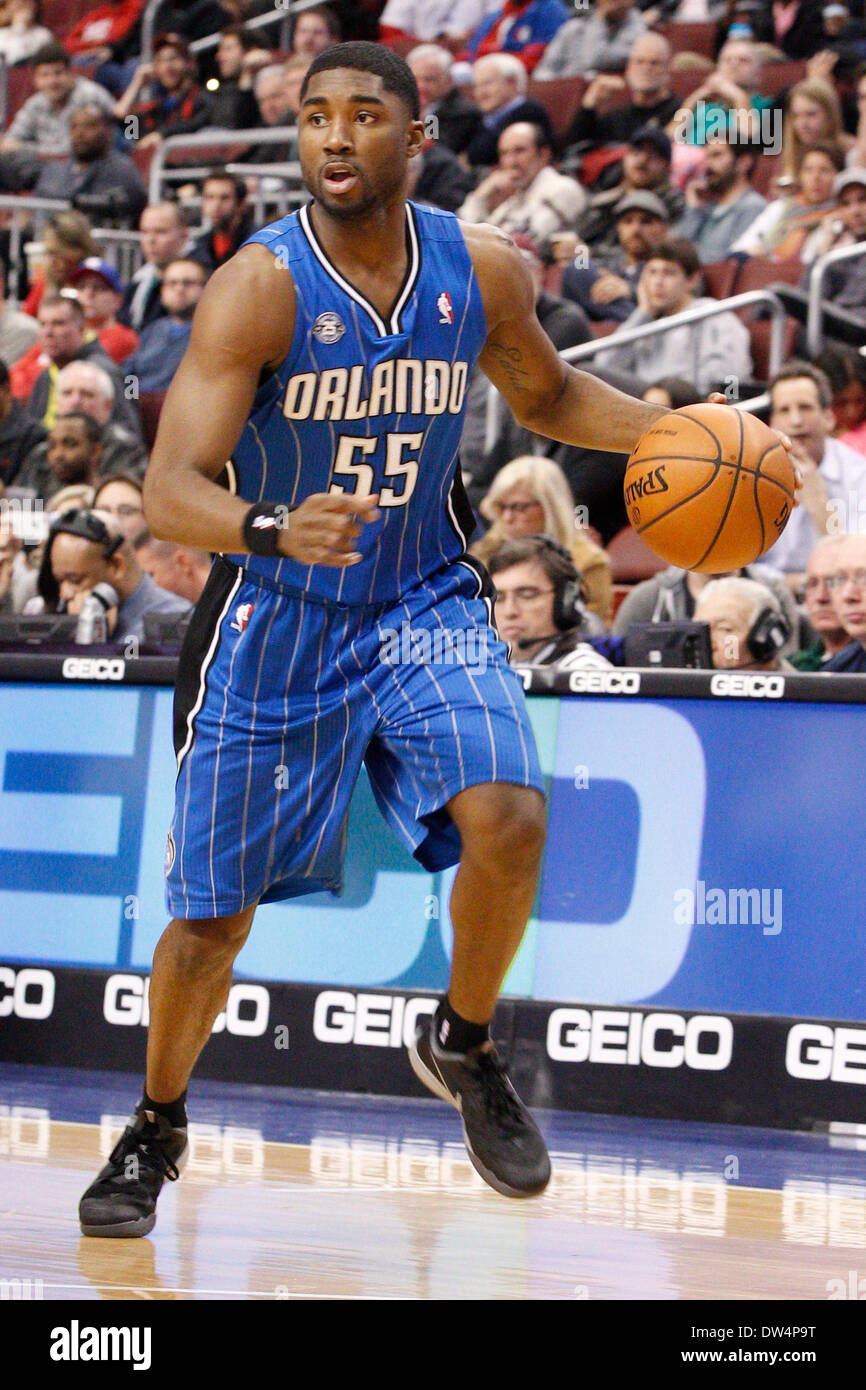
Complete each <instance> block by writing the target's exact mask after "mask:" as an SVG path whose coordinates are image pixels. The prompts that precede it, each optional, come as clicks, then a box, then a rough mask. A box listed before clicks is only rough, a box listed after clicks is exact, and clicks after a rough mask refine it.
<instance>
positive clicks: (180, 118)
mask: <svg viewBox="0 0 866 1390" xmlns="http://www.w3.org/2000/svg"><path fill="white" fill-rule="evenodd" d="M114 114H115V116H116V117H117V119H118V120H119V121H123V123H124V133H127V132H129V134H128V136H127V138H128V139H130V140H136V141H137V142H138V143H137V148H138V149H140V150H145V149H153V148H155V147H156V146H157V145H159V144H161V143H162V140H163V138H164V137H165V136H166V135H193V134H194V133H195V132H196V131H198V130H203V129H204V127H205V126H206V125H208V124H209V121H210V106H209V104H208V99H207V96H206V94H205V93H204V92H202V91H201V89H200V88H199V86H198V85H197V82H196V72H195V61H194V59H193V56H192V53H191V52H190V49H189V45H188V44H187V42H186V40H185V39H183V38H181V36H180V34H160V35H159V36H158V37H157V38H156V39H155V40H154V45H153V61H152V62H151V63H139V65H138V67H137V68H136V70H135V74H134V76H133V78H132V81H131V82H130V84H129V86H128V87H127V89H126V91H125V92H124V93H123V96H122V97H121V98H120V100H119V101H118V102H117V104H116V105H115V108H114Z"/></svg>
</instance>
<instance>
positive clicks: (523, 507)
mask: <svg viewBox="0 0 866 1390" xmlns="http://www.w3.org/2000/svg"><path fill="white" fill-rule="evenodd" d="M540 505H541V504H540V503H539V502H497V504H496V510H497V511H498V512H499V515H500V516H503V515H504V514H505V512H514V513H516V515H517V516H522V515H523V513H524V512H528V511H531V509H532V508H533V507H538V506H540Z"/></svg>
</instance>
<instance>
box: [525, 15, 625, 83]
mask: <svg viewBox="0 0 866 1390" xmlns="http://www.w3.org/2000/svg"><path fill="white" fill-rule="evenodd" d="M646 31H647V26H646V21H645V20H644V17H643V15H642V14H641V12H640V10H639V9H638V8H637V6H636V5H635V3H634V0H596V3H595V4H594V5H593V7H592V12H591V14H589V15H588V16H587V15H580V16H579V17H578V18H577V19H570V20H569V21H568V23H567V24H564V25H563V26H562V28H561V29H560V30H559V32H558V33H557V35H556V37H555V38H554V39H552V40H551V41H550V43H549V44H548V45H547V48H546V49H545V51H544V56H543V58H542V59H541V61H540V63H539V64H538V67H537V68H536V69H535V76H536V78H537V79H538V80H539V81H545V82H546V81H548V80H549V79H551V78H554V77H594V76H595V75H596V74H597V73H599V72H601V71H604V72H611V71H616V70H617V69H618V70H619V71H620V72H622V70H623V69H624V68H625V66H626V64H627V62H628V58H629V54H630V52H631V50H632V48H633V46H634V44H635V41H636V40H637V39H639V38H642V37H643V35H644V34H645V33H646Z"/></svg>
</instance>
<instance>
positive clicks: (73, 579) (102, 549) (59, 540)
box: [39, 511, 190, 643]
mask: <svg viewBox="0 0 866 1390" xmlns="http://www.w3.org/2000/svg"><path fill="white" fill-rule="evenodd" d="M101 583H107V584H110V585H111V587H112V588H113V589H114V591H115V593H116V594H117V596H118V598H119V599H120V604H119V607H118V609H117V611H116V616H115V618H114V621H113V622H112V621H111V616H112V613H114V610H113V609H112V610H109V629H110V631H111V636H112V640H113V641H114V642H117V643H122V642H125V641H128V640H129V639H130V638H134V639H137V640H138V641H142V640H143V638H144V615H145V613H185V612H186V611H187V610H188V609H189V607H190V605H189V604H188V603H187V602H186V600H185V599H181V598H179V597H178V596H177V595H176V594H169V593H166V591H165V590H164V589H160V588H159V587H158V585H156V584H154V582H153V580H152V579H151V577H150V575H149V574H145V572H144V570H143V569H142V568H141V566H140V565H139V563H138V560H137V559H136V557H135V552H134V551H133V549H132V546H131V544H130V542H129V541H128V540H126V538H125V537H124V535H123V532H122V531H121V529H120V527H119V526H118V524H117V521H116V520H115V518H114V517H113V516H110V515H108V513H106V512H97V511H78V512H73V513H71V514H70V513H68V512H66V513H63V514H62V515H61V516H59V517H58V518H57V521H56V522H55V523H54V525H53V526H52V529H51V533H50V535H49V537H48V540H47V542H46V545H45V552H44V555H43V559H42V565H41V567H40V571H39V592H40V594H41V595H42V598H43V599H44V600H45V605H46V608H47V609H48V611H49V612H51V611H54V612H56V611H57V610H58V605H59V604H60V603H63V604H64V605H65V609H64V611H65V612H67V613H73V614H78V613H80V612H81V607H82V604H83V603H84V600H85V599H86V598H87V596H88V594H90V593H91V592H92V591H93V590H94V589H95V588H96V585H97V584H101Z"/></svg>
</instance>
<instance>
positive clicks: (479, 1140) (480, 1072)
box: [409, 1022, 550, 1197]
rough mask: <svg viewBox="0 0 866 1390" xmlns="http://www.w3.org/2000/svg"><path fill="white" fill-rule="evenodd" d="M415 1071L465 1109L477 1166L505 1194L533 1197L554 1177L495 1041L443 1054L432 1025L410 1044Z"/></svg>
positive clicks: (442, 1095)
mask: <svg viewBox="0 0 866 1390" xmlns="http://www.w3.org/2000/svg"><path fill="white" fill-rule="evenodd" d="M409 1061H410V1063H411V1066H412V1070H413V1071H414V1073H415V1075H416V1076H417V1077H418V1080H419V1081H422V1082H423V1083H424V1085H425V1086H426V1087H427V1089H428V1090H429V1091H432V1092H433V1094H434V1095H435V1096H439V1097H440V1099H441V1100H447V1101H449V1102H450V1104H451V1105H453V1106H455V1107H456V1109H457V1110H459V1111H460V1115H461V1117H462V1119H463V1138H464V1139H465V1141H466V1148H467V1149H468V1151H469V1158H470V1160H471V1162H472V1166H473V1168H474V1169H475V1171H476V1172H477V1173H480V1175H481V1177H482V1178H483V1179H484V1181H485V1182H486V1183H489V1184H490V1186H491V1187H493V1188H495V1189H496V1191H497V1192H501V1193H502V1194H503V1196H505V1197H534V1196H535V1195H536V1193H538V1192H543V1191H544V1188H545V1187H546V1186H547V1184H548V1182H549V1181H550V1159H549V1157H548V1154H547V1147H546V1145H545V1143H544V1140H543V1139H542V1137H541V1133H540V1131H539V1129H538V1126H537V1125H536V1123H535V1121H534V1120H533V1118H532V1116H531V1115H530V1113H529V1111H528V1110H527V1109H526V1106H525V1105H524V1104H523V1102H522V1101H521V1099H520V1097H519V1096H518V1094H517V1092H516V1091H515V1089H514V1087H513V1086H512V1084H511V1081H510V1080H509V1077H508V1072H507V1071H506V1069H505V1063H504V1062H503V1061H502V1059H501V1058H500V1057H499V1056H498V1054H497V1052H496V1048H495V1046H494V1044H493V1042H492V1041H488V1042H484V1043H482V1044H481V1045H480V1047H473V1048H472V1049H471V1051H469V1052H443V1051H442V1050H441V1049H440V1048H439V1047H438V1046H437V1044H436V1040H435V1038H434V1037H433V1032H432V1023H431V1022H425V1023H422V1024H421V1025H420V1026H419V1028H418V1032H417V1033H416V1035H415V1041H414V1043H413V1044H412V1046H411V1047H410V1048H409Z"/></svg>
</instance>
